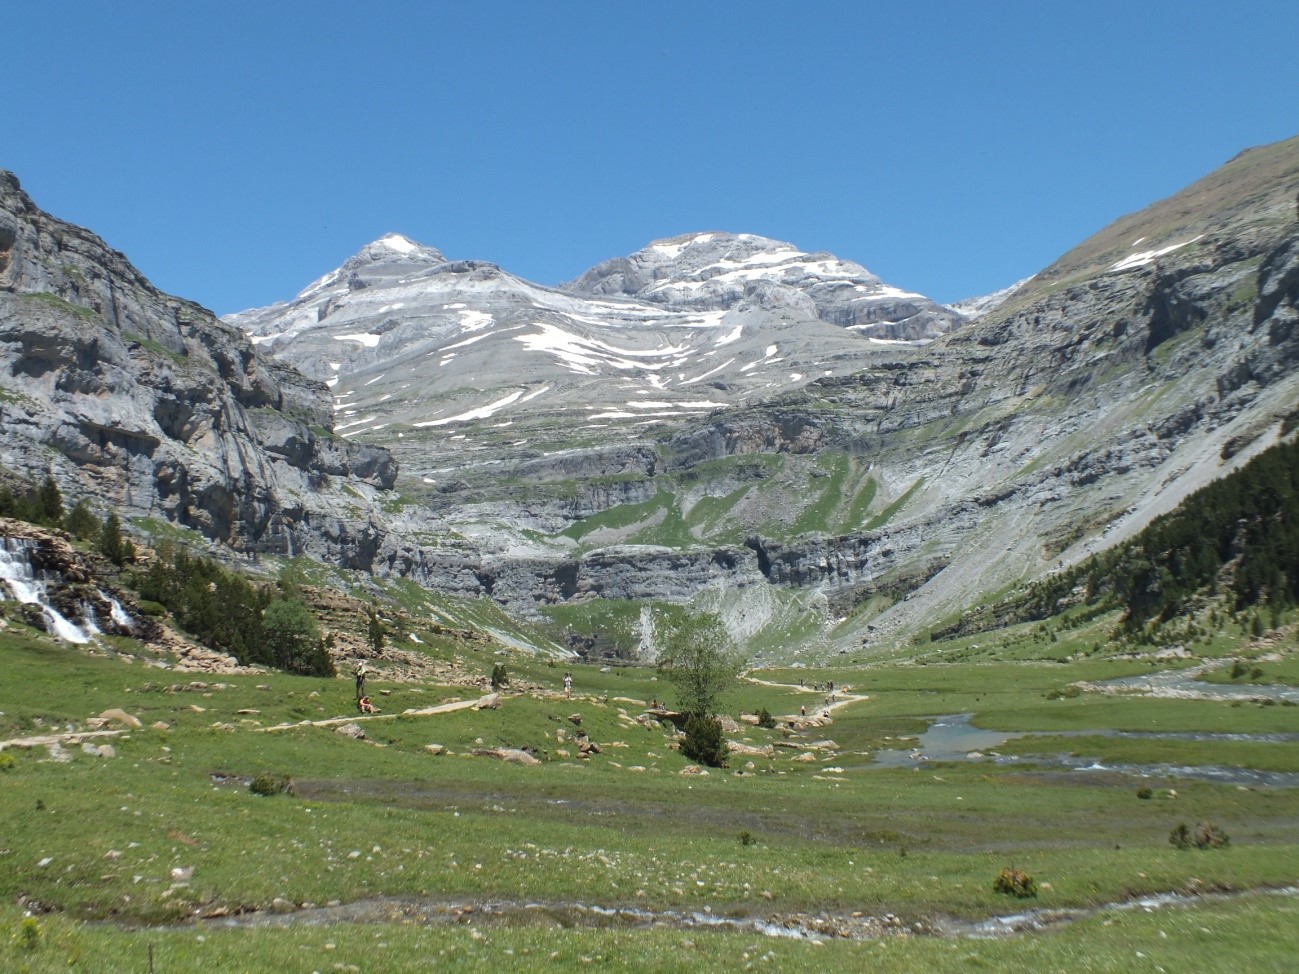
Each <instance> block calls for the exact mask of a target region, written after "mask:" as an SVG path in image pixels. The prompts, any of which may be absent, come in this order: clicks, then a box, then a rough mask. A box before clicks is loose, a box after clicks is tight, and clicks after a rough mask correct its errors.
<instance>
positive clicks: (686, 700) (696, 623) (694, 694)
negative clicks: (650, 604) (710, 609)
mask: <svg viewBox="0 0 1299 974" xmlns="http://www.w3.org/2000/svg"><path fill="white" fill-rule="evenodd" d="M655 634H656V638H657V640H658V642H659V644H660V646H659V664H658V666H659V671H660V672H661V673H663V674H664V675H665V676H666V677H667V678H668V680H669V681H670V682H671V683H672V686H673V688H674V689H675V690H676V694H677V706H678V707H679V708H680V709H681V710H682V711H683V712H684V713H686V714H689V715H691V716H694V717H710V716H712V715H713V714H715V713H717V712H718V710H719V708H720V707H721V704H722V701H723V700H724V699H725V698H726V695H727V694H728V693H730V692H731V690H732V689H734V687H735V685H736V682H737V681H738V679H739V676H740V670H741V669H742V668H743V666H744V660H743V658H742V657H741V656H740V653H739V650H738V649H737V648H736V646H735V643H734V642H733V641H732V640H731V637H730V634H729V633H728V632H727V631H726V627H725V626H724V625H722V620H721V618H720V617H718V616H717V615H715V614H712V613H705V614H703V615H697V616H685V617H683V618H680V619H665V620H659V622H658V623H657V624H656V626H655Z"/></svg>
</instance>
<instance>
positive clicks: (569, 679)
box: [564, 673, 573, 697]
mask: <svg viewBox="0 0 1299 974" xmlns="http://www.w3.org/2000/svg"><path fill="white" fill-rule="evenodd" d="M572 695H573V674H572V673H565V674H564V696H566V697H571V696H572Z"/></svg>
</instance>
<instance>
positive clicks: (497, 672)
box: [492, 663, 510, 690]
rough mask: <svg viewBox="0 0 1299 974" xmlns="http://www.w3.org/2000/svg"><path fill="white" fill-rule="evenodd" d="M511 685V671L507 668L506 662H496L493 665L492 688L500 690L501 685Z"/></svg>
mask: <svg viewBox="0 0 1299 974" xmlns="http://www.w3.org/2000/svg"><path fill="white" fill-rule="evenodd" d="M509 685H510V672H509V670H507V669H506V668H505V664H504V663H495V664H493V666H492V689H493V690H499V689H500V688H501V687H505V686H509Z"/></svg>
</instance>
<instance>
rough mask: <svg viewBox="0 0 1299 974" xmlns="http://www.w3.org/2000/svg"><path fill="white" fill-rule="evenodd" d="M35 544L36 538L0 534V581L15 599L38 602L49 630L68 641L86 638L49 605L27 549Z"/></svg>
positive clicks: (24, 601)
mask: <svg viewBox="0 0 1299 974" xmlns="http://www.w3.org/2000/svg"><path fill="white" fill-rule="evenodd" d="M35 547H36V542H34V541H27V540H25V539H23V538H0V582H3V583H4V584H5V585H7V586H8V588H9V590H10V591H11V592H13V594H14V598H16V599H17V600H18V601H19V602H23V603H26V604H29V605H39V606H40V607H41V611H42V612H44V613H45V619H46V621H47V622H48V624H49V630H50V632H53V633H54V634H55V635H56V636H59V637H60V638H62V639H66V640H67V641H68V642H70V643H88V642H90V636H89V635H88V634H87V633H86V631H85V630H84V629H82V628H81V627H80V626H78V625H77V624H76V623H74V622H71V621H69V620H68V619H67V617H66V616H64V615H63V614H61V613H60V612H59V611H58V610H57V609H55V608H54V606H52V605H50V603H49V599H48V598H47V597H46V587H45V580H44V579H43V578H40V577H38V576H37V574H36V572H35V571H33V570H32V559H31V552H32V549H33V548H35Z"/></svg>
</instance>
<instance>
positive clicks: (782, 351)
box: [225, 233, 962, 483]
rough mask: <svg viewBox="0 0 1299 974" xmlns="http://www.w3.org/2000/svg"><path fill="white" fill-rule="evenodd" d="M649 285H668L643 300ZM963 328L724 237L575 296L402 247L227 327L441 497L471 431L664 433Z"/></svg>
mask: <svg viewBox="0 0 1299 974" xmlns="http://www.w3.org/2000/svg"><path fill="white" fill-rule="evenodd" d="M618 268H623V269H622V270H619V269H618ZM637 274H638V275H641V276H642V277H644V278H645V279H646V280H648V281H652V282H653V283H652V284H647V285H645V286H643V287H641V288H640V290H639V291H638V292H634V293H633V292H629V291H628V288H629V287H630V282H631V281H632V278H633V276H634V275H637ZM960 320H962V318H961V316H960V315H958V314H957V313H955V312H952V311H950V310H948V309H944V308H941V307H940V306H938V305H936V304H934V302H932V301H930V300H929V299H927V298H924V297H923V296H921V295H918V294H912V293H910V292H905V291H902V290H900V289H898V288H894V287H889V286H887V285H885V284H883V283H881V282H880V281H879V279H878V278H876V277H875V276H874V275H872V274H871V273H870V272H868V271H867V270H866V269H865V268H862V267H860V266H858V265H856V264H851V263H848V262H846V261H840V260H837V259H835V258H833V257H830V256H829V255H827V254H804V253H802V252H800V251H798V250H795V249H794V248H793V247H792V246H790V245H789V244H784V243H780V242H778V241H773V240H767V239H765V238H762V237H755V236H752V235H745V234H742V235H738V236H736V235H730V234H720V233H707V234H697V235H694V236H691V237H687V238H677V240H676V241H675V242H674V241H660V242H658V243H656V244H652V245H651V246H650V247H648V248H646V249H645V250H643V251H641V252H640V253H639V254H636V255H633V256H632V257H630V258H627V259H625V260H620V261H613V262H609V263H608V264H605V265H601V267H598V268H595V269H593V270H592V271H589V272H588V273H587V274H585V275H583V276H582V277H581V278H579V279H578V280H577V281H575V282H572V283H571V284H568V285H563V286H561V287H559V288H549V287H543V286H541V285H538V284H534V283H532V282H529V281H526V280H523V279H522V278H519V277H516V276H514V275H512V274H509V273H508V272H506V271H503V270H501V269H500V268H499V267H497V266H496V265H494V264H489V263H486V262H483V261H451V260H447V259H446V258H445V257H443V255H442V254H441V253H439V252H438V251H437V250H434V249H433V248H430V247H424V246H422V245H420V244H417V243H415V242H413V241H411V240H409V239H407V238H405V237H403V236H401V235H399V234H388V235H387V236H384V237H382V238H380V239H379V240H376V241H374V242H373V243H371V244H369V245H368V246H366V247H365V248H363V249H362V250H361V251H360V252H359V253H358V254H356V255H355V256H354V257H352V258H350V259H349V260H348V261H346V262H345V263H344V264H343V265H342V266H341V267H339V268H338V269H337V270H335V271H332V272H330V273H329V274H327V275H325V276H324V277H322V278H321V279H319V280H318V281H315V282H314V283H312V284H311V285H309V286H308V287H307V288H305V289H304V290H303V291H302V292H301V293H300V294H298V295H297V296H296V297H295V298H294V299H293V300H292V301H289V302H286V303H281V304H277V305H272V306H271V307H269V308H262V309H255V310H252V311H246V312H241V313H239V314H235V315H228V316H227V317H226V318H225V321H226V322H227V323H228V324H232V325H235V326H237V327H239V328H242V329H244V330H245V331H247V332H248V333H249V334H250V335H251V336H252V340H253V342H254V343H255V344H256V345H257V346H258V347H259V348H260V349H261V350H263V351H269V352H271V353H273V354H274V355H275V356H276V357H278V358H280V359H281V360H283V361H286V362H289V363H292V364H293V365H295V366H296V367H298V368H299V369H301V370H302V371H303V372H305V373H306V374H308V375H311V376H313V377H317V378H320V379H322V380H324V381H325V382H326V384H327V385H329V386H330V387H331V388H332V389H333V391H334V395H335V406H336V410H337V413H338V417H337V430H338V431H339V433H341V434H342V435H343V436H346V437H349V438H352V437H366V438H372V437H375V436H378V437H379V438H380V439H381V440H382V441H383V442H385V444H386V445H387V446H388V447H389V448H390V449H392V450H394V451H395V453H396V454H397V455H398V457H399V458H400V459H401V461H402V463H403V465H405V467H406V469H407V470H408V471H410V472H411V473H412V474H414V473H420V474H421V475H424V476H427V477H428V479H429V481H430V482H435V483H436V482H441V481H442V480H443V479H444V477H443V476H441V475H440V473H439V471H440V469H441V467H442V463H441V460H442V458H443V457H447V456H450V457H454V458H455V460H456V461H457V462H459V461H460V460H462V459H463V457H464V455H465V452H466V450H467V449H468V450H472V449H473V448H474V444H466V443H465V442H463V438H461V439H460V440H457V439H455V437H456V436H458V435H460V434H459V431H460V429H461V427H462V426H463V425H464V424H478V425H482V424H485V423H490V425H491V426H492V428H496V429H502V430H504V429H506V428H508V427H516V429H515V430H514V431H513V432H515V433H519V434H520V435H517V436H516V435H511V436H510V437H509V441H508V442H511V443H516V444H518V445H520V446H521V445H524V444H523V441H530V442H532V443H533V444H534V445H535V444H536V443H537V442H538V441H539V440H541V441H549V440H550V439H552V437H551V436H550V434H549V433H548V432H547V431H550V432H555V431H560V434H561V435H560V437H559V438H560V439H568V438H569V437H571V436H573V435H576V436H578V437H579V438H580V439H583V440H593V439H599V438H601V437H603V436H605V435H607V431H608V430H609V429H612V428H616V427H618V426H623V427H632V428H634V429H638V430H640V429H644V428H646V427H658V426H661V425H662V424H663V423H664V422H665V421H676V420H680V419H681V418H682V417H688V416H690V415H697V414H702V413H707V412H710V411H712V410H715V409H719V408H724V407H727V406H733V405H736V404H738V403H741V402H751V401H756V400H758V399H761V398H765V397H767V396H770V395H772V394H775V393H778V392H782V391H787V390H792V389H798V388H801V387H802V386H804V385H806V384H807V383H808V382H810V381H812V380H813V379H814V378H817V377H819V376H830V375H846V374H850V373H852V372H855V371H857V370H858V369H860V368H862V366H863V363H864V362H865V361H867V360H869V359H870V358H871V357H872V356H875V355H878V354H880V353H882V352H888V351H890V350H891V349H892V348H893V347H895V346H896V345H897V344H899V343H904V342H905V341H909V340H911V339H915V340H917V341H919V340H927V339H929V338H932V337H933V336H935V335H937V334H941V333H943V332H944V331H946V330H949V329H950V328H951V327H954V326H955V325H956V324H957V323H958V322H959V321H960ZM899 336H908V337H907V338H906V339H903V338H901V337H899ZM517 427H525V430H520V429H518V428H517ZM539 427H541V428H539ZM384 430H398V431H400V436H390V435H387V434H385V433H384V432H383V431H384ZM600 431H603V432H600Z"/></svg>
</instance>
